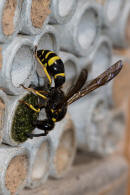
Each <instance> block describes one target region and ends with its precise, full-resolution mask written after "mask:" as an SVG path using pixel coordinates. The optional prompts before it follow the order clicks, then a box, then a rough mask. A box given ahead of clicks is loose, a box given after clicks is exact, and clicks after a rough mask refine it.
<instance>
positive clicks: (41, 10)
mask: <svg viewBox="0 0 130 195" xmlns="http://www.w3.org/2000/svg"><path fill="white" fill-rule="evenodd" d="M49 3H50V1H48V0H39V1H35V0H24V1H23V5H22V12H21V20H22V29H21V32H22V33H23V34H29V35H36V34H39V33H41V32H42V30H43V28H44V26H45V25H46V24H47V22H48V15H49V13H50V9H49Z"/></svg>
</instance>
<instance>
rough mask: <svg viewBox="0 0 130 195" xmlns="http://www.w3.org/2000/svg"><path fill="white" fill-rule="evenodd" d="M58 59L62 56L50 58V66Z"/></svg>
mask: <svg viewBox="0 0 130 195" xmlns="http://www.w3.org/2000/svg"><path fill="white" fill-rule="evenodd" d="M56 60H60V57H59V56H55V57H53V58H51V59H50V60H48V66H51V65H52V64H53V63H54V62H55V61H56Z"/></svg>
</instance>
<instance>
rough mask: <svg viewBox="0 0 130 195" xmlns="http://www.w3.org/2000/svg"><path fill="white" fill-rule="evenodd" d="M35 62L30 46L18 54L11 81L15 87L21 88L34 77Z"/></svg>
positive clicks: (20, 50) (24, 47)
mask: <svg viewBox="0 0 130 195" xmlns="http://www.w3.org/2000/svg"><path fill="white" fill-rule="evenodd" d="M33 66H34V62H33V53H32V51H31V49H30V48H29V46H26V45H24V46H22V47H21V48H20V49H19V50H18V51H17V53H16V55H15V57H14V60H13V63H12V69H11V80H12V84H13V85H14V87H19V85H20V84H23V83H24V82H25V81H26V79H29V78H30V76H31V75H32V70H33Z"/></svg>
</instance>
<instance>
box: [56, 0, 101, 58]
mask: <svg viewBox="0 0 130 195" xmlns="http://www.w3.org/2000/svg"><path fill="white" fill-rule="evenodd" d="M99 10H100V9H99V5H98V4H97V3H95V2H94V1H79V2H78V5H77V9H76V12H75V14H74V16H73V17H72V19H71V20H70V21H69V22H68V23H67V24H65V25H63V26H62V25H61V26H57V28H59V35H60V36H61V40H60V44H61V50H64V51H68V52H71V53H73V54H75V55H77V56H86V55H88V54H89V53H90V52H91V51H92V48H93V46H94V44H95V42H96V40H97V39H98V36H99V34H100V26H101V15H100V11H99ZM63 37H64V39H63Z"/></svg>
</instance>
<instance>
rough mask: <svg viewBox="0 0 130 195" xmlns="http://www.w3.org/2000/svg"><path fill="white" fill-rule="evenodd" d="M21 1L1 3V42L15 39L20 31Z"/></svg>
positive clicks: (4, 0)
mask: <svg viewBox="0 0 130 195" xmlns="http://www.w3.org/2000/svg"><path fill="white" fill-rule="evenodd" d="M21 4H22V1H21V0H8V1H6V0H1V1H0V42H1V43H3V42H7V41H9V40H10V39H13V38H14V37H15V36H16V34H17V33H18V32H19V31H20V28H21V23H20V12H21V6H22V5H21Z"/></svg>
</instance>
